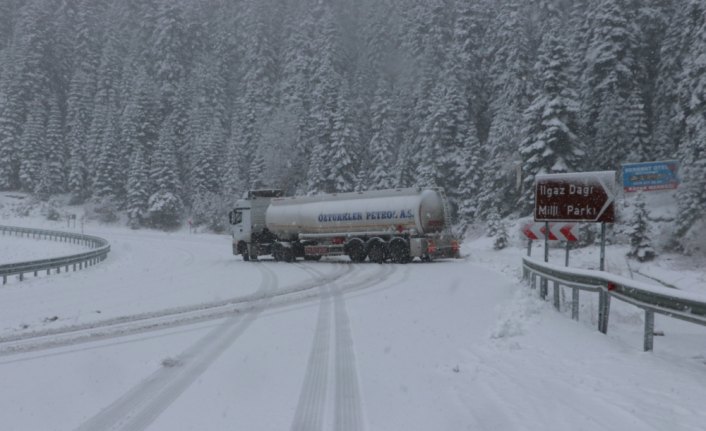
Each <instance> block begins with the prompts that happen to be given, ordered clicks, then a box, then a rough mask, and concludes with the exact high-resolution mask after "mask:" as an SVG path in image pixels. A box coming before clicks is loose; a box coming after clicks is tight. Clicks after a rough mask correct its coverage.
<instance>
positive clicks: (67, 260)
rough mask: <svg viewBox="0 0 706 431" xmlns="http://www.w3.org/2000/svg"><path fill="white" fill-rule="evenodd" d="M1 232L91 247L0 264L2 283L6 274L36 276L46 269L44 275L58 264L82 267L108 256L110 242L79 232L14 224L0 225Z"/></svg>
mask: <svg viewBox="0 0 706 431" xmlns="http://www.w3.org/2000/svg"><path fill="white" fill-rule="evenodd" d="M0 233H2V235H16V236H20V237H24V236H26V237H31V238H38V239H51V240H56V241H61V242H71V243H74V244H82V245H85V246H87V247H89V248H91V249H93V250H91V251H87V252H83V253H78V254H72V255H69V256H63V257H54V258H50V259H40V260H32V261H27V262H16V263H8V264H3V265H0V276H2V284H6V283H7V277H8V276H9V275H19V278H20V281H22V280H23V279H24V275H25V274H28V273H32V272H33V273H34V276H35V277H36V276H37V274H38V272H39V271H45V270H46V271H47V275H49V274H51V271H52V270H53V269H54V270H56V272H57V273H60V272H61V268H65V270H66V271H67V272H68V271H69V267H70V266H72V267H73V270H74V271H76V269H83V268H84V267H87V266H92V265H95V264H96V263H99V262H101V261H103V260H105V258H106V257H108V253H109V252H110V244H109V243H108V241H106V240H104V239H103V238H99V237H97V236H91V235H84V234H80V233H72V232H61V231H55V230H45V229H32V228H25V227H15V226H0Z"/></svg>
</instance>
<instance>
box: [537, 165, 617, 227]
mask: <svg viewBox="0 0 706 431" xmlns="http://www.w3.org/2000/svg"><path fill="white" fill-rule="evenodd" d="M534 197H535V199H534V202H535V204H534V221H583V222H599V223H612V222H613V221H614V220H615V211H614V208H613V204H614V202H615V171H603V172H578V173H571V174H546V175H537V178H536V179H535V194H534Z"/></svg>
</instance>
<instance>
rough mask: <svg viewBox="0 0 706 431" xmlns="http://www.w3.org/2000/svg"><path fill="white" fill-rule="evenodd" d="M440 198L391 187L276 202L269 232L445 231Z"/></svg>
mask: <svg viewBox="0 0 706 431" xmlns="http://www.w3.org/2000/svg"><path fill="white" fill-rule="evenodd" d="M444 220H445V219H444V205H443V197H442V194H441V193H440V192H439V191H438V190H436V189H418V188H410V189H393V190H378V191H368V192H352V193H337V194H322V195H316V196H305V197H290V198H277V199H272V201H271V202H270V206H269V207H268V208H267V211H266V213H265V223H266V225H267V228H268V229H269V230H270V231H272V232H273V233H275V234H276V235H277V236H279V237H280V238H296V237H298V235H299V234H305V235H306V234H309V235H315V234H321V235H327V234H332V235H337V234H340V235H344V234H365V233H378V234H379V233H383V232H390V233H393V232H400V233H402V232H405V233H409V234H411V235H423V234H427V233H433V232H439V231H441V230H443V229H444Z"/></svg>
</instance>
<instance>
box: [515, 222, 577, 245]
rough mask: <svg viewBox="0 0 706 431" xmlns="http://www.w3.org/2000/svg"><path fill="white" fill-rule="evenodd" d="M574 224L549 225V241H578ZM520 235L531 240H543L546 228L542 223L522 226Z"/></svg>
mask: <svg viewBox="0 0 706 431" xmlns="http://www.w3.org/2000/svg"><path fill="white" fill-rule="evenodd" d="M575 228H576V224H575V223H549V237H548V238H547V239H548V240H549V241H578V234H577V233H576V231H575ZM522 233H524V234H525V236H526V237H527V238H529V239H531V240H540V239H544V236H545V235H546V233H547V232H546V228H545V224H544V223H527V224H525V225H524V226H522Z"/></svg>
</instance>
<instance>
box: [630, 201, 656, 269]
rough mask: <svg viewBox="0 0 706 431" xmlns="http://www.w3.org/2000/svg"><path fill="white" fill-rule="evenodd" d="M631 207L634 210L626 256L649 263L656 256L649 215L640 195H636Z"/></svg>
mask: <svg viewBox="0 0 706 431" xmlns="http://www.w3.org/2000/svg"><path fill="white" fill-rule="evenodd" d="M633 205H634V207H635V208H634V211H633V214H632V218H631V219H630V231H629V236H630V251H629V252H628V256H630V257H633V258H635V259H637V260H639V261H640V262H646V261H650V260H652V259H654V258H655V257H656V256H657V253H656V252H655V250H654V248H653V247H652V241H651V238H650V225H649V223H650V221H649V215H648V212H647V208H646V207H645V197H644V196H643V195H642V193H638V195H637V196H636V198H635V201H634V204H633Z"/></svg>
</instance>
